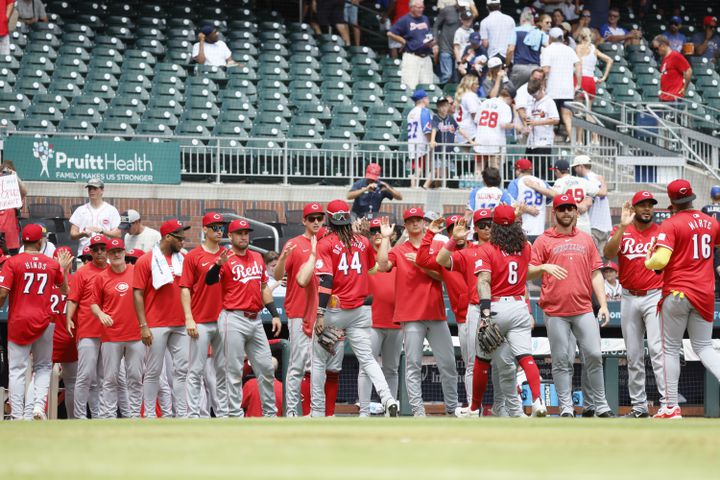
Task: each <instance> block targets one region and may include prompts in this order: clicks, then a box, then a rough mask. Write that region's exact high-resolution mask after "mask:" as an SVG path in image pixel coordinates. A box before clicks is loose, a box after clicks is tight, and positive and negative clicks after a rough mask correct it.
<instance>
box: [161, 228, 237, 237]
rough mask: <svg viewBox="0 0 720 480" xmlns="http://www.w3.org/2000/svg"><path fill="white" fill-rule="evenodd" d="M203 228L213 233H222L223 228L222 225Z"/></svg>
mask: <svg viewBox="0 0 720 480" xmlns="http://www.w3.org/2000/svg"><path fill="white" fill-rule="evenodd" d="M205 228H209V229H210V230H212V231H213V232H222V231H223V228H224V227H223V226H222V225H208V226H206V227H205ZM173 236H175V235H173ZM183 238H184V237H183Z"/></svg>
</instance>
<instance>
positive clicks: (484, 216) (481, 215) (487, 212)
mask: <svg viewBox="0 0 720 480" xmlns="http://www.w3.org/2000/svg"><path fill="white" fill-rule="evenodd" d="M492 216H493V211H492V208H480V209H478V210H475V213H473V223H478V222H479V221H480V220H490V219H492Z"/></svg>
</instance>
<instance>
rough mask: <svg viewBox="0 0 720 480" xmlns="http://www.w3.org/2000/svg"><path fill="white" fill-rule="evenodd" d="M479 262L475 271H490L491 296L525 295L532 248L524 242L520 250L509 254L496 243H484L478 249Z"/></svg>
mask: <svg viewBox="0 0 720 480" xmlns="http://www.w3.org/2000/svg"><path fill="white" fill-rule="evenodd" d="M478 250H479V252H478V259H479V260H480V263H479V264H478V266H477V267H476V268H475V272H476V273H480V272H489V273H490V292H491V295H492V296H493V297H519V296H520V297H521V296H524V295H525V282H526V281H527V272H528V265H529V264H530V256H531V255H532V249H531V247H530V244H529V243H526V244H525V247H524V248H523V249H522V252H520V253H519V254H514V255H510V254H507V253H505V252H503V251H502V250H500V247H498V246H496V245H492V244H491V243H489V242H488V243H485V244H483V245H482V246H480V248H479V249H478Z"/></svg>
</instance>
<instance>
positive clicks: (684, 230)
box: [657, 210, 720, 322]
mask: <svg viewBox="0 0 720 480" xmlns="http://www.w3.org/2000/svg"><path fill="white" fill-rule="evenodd" d="M718 244H720V224H718V222H717V220H715V219H714V218H712V217H710V216H708V215H705V214H704V213H702V212H700V211H699V210H682V211H680V212H678V213H676V214H675V215H673V216H672V217H670V218H669V219H667V220H665V221H664V222H663V223H662V224H661V225H660V233H658V237H657V246H658V247H665V248H668V249H670V250H672V256H670V261H669V262H668V264H667V265H666V266H665V268H664V269H663V297H665V296H666V295H668V294H669V293H670V292H671V291H673V290H676V291H679V292H683V293H684V294H685V296H686V297H687V298H688V300H690V303H691V304H692V306H693V307H695V310H697V311H698V313H699V314H700V315H701V316H702V317H703V318H704V319H705V320H707V321H708V322H712V321H713V313H714V311H715V294H714V287H715V272H714V271H713V247H715V246H716V245H718Z"/></svg>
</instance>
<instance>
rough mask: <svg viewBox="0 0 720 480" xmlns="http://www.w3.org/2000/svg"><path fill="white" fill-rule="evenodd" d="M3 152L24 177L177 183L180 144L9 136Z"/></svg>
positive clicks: (26, 178) (27, 178)
mask: <svg viewBox="0 0 720 480" xmlns="http://www.w3.org/2000/svg"><path fill="white" fill-rule="evenodd" d="M3 157H4V158H6V159H8V160H13V161H14V163H15V167H16V168H17V171H18V174H19V175H20V178H22V179H23V180H45V181H59V182H84V181H87V180H88V179H90V178H93V177H96V178H100V179H102V180H103V181H105V182H108V183H141V184H159V183H164V184H176V183H180V145H178V144H177V143H175V142H163V143H149V142H140V141H128V142H115V141H109V140H95V139H92V140H75V139H69V138H68V139H65V138H31V137H20V136H11V137H10V138H8V139H7V140H6V141H5V148H4V152H3Z"/></svg>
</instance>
